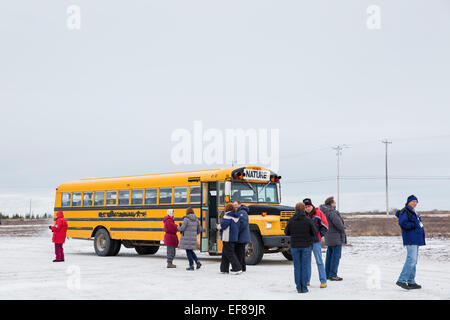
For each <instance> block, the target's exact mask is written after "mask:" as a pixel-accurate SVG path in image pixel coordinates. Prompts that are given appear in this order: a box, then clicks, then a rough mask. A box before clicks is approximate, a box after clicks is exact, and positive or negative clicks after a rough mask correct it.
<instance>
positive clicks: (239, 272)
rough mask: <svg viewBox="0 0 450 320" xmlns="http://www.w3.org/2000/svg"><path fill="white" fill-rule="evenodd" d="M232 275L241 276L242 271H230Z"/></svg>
mask: <svg viewBox="0 0 450 320" xmlns="http://www.w3.org/2000/svg"><path fill="white" fill-rule="evenodd" d="M230 273H231V274H241V273H242V270H230Z"/></svg>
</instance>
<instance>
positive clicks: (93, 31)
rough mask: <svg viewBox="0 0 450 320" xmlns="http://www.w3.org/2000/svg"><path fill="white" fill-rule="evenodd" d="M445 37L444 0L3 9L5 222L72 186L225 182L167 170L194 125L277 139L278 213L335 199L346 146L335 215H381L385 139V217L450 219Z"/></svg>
mask: <svg viewBox="0 0 450 320" xmlns="http://www.w3.org/2000/svg"><path fill="white" fill-rule="evenodd" d="M71 5H76V6H78V8H80V10H81V11H80V13H81V15H80V17H81V20H80V22H81V24H80V26H81V28H80V29H79V30H78V29H74V30H71V29H69V28H68V26H67V20H68V18H70V14H68V13H67V9H68V7H69V6H71ZM370 5H377V6H378V8H379V9H380V20H379V21H380V26H381V28H380V29H374V30H373V29H369V28H368V26H367V20H368V19H369V18H370V17H371V15H370V14H368V13H367V8H368V7H369V6H370ZM449 31H450V2H449V1H445V0H433V1H425V0H423V1H411V0H409V1H400V0H397V1H380V0H374V1H364V0H363V1H361V0H354V1H346V0H345V1H294V0H292V1H290V0H285V1H275V0H274V1H265V0H255V1H247V0H244V1H243V0H239V1H232V0H227V1H210V0H203V1H195V0H179V1H173V0H172V1H167V0H164V1H163V0H158V1H111V0H108V1H106V0H104V1H100V0H97V1H87V0H73V1H49V0H41V1H32V0H22V1H2V2H0V39H1V47H0V49H1V50H0V118H1V120H2V121H1V126H0V134H1V140H0V150H1V151H0V152H1V157H0V212H4V213H16V212H18V213H22V212H28V210H29V209H28V206H29V200H30V198H31V199H33V200H32V205H33V212H35V213H43V212H51V211H52V207H53V201H54V199H53V197H54V190H55V188H56V187H57V185H58V184H60V183H62V182H65V181H70V180H76V179H80V178H86V177H103V176H117V175H131V174H144V173H158V172H170V171H175V170H176V171H180V170H194V169H200V168H210V167H217V166H218V165H206V164H201V165H177V164H174V163H173V161H172V160H171V150H172V148H173V147H174V143H173V142H172V141H171V135H172V133H173V132H174V130H176V129H179V128H185V129H188V130H191V131H192V130H193V124H194V121H196V120H200V121H202V124H203V126H204V127H205V129H208V128H212V129H219V130H222V131H224V130H225V129H227V128H230V129H233V128H243V129H249V128H254V129H267V130H270V129H279V133H280V134H279V146H280V159H279V160H280V165H279V170H278V171H279V173H280V175H281V176H282V192H283V202H284V203H287V204H293V203H295V202H296V201H299V200H302V199H303V198H304V197H312V199H313V201H314V202H315V204H317V205H318V204H320V203H322V202H323V200H324V199H325V198H326V197H327V196H330V195H336V179H335V177H336V153H335V151H334V150H333V149H331V148H332V147H333V146H336V145H338V144H348V145H349V146H351V148H349V149H345V150H344V151H343V154H342V157H341V160H342V161H341V174H342V175H343V176H344V177H347V178H346V179H345V180H342V182H341V208H340V209H341V211H354V210H375V209H377V210H384V208H385V189H384V188H385V186H384V183H385V182H384V180H383V176H384V145H383V144H382V143H381V140H383V139H385V138H387V139H389V140H391V141H392V142H393V144H391V145H389V166H390V174H391V175H392V177H393V179H392V180H391V181H390V192H391V207H402V206H403V205H404V202H405V199H406V197H407V196H408V195H410V194H415V195H416V196H417V197H418V198H419V209H450V148H449V147H450V128H449V125H448V122H449V119H450V108H449V106H450V80H449V77H450V59H449V57H450V37H449ZM219 166H220V165H219ZM348 177H353V178H352V179H348ZM364 177H365V178H370V179H361V178H364ZM399 178H408V180H405V179H399Z"/></svg>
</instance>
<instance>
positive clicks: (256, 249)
mask: <svg viewBox="0 0 450 320" xmlns="http://www.w3.org/2000/svg"><path fill="white" fill-rule="evenodd" d="M263 255H264V244H263V241H262V239H261V236H260V235H259V234H258V233H256V232H250V243H247V245H246V246H245V264H248V265H256V264H258V263H260V262H261V260H262V257H263Z"/></svg>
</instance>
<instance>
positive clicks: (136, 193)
mask: <svg viewBox="0 0 450 320" xmlns="http://www.w3.org/2000/svg"><path fill="white" fill-rule="evenodd" d="M143 197H144V191H143V190H142V189H139V190H131V204H142V201H143V200H144V199H143Z"/></svg>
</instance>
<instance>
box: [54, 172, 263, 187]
mask: <svg viewBox="0 0 450 320" xmlns="http://www.w3.org/2000/svg"><path fill="white" fill-rule="evenodd" d="M244 168H245V169H252V170H262V171H263V170H265V171H270V170H269V169H266V168H264V167H260V166H245V167H228V168H215V169H206V170H196V171H180V172H168V173H153V174H141V175H131V176H117V177H104V178H85V179H80V180H75V181H69V182H65V183H62V184H60V185H59V186H58V188H57V190H58V191H60V192H64V191H88V190H89V189H92V190H106V189H121V188H123V189H130V188H141V187H144V186H146V185H156V186H161V187H165V186H178V185H179V186H188V185H190V184H198V183H199V182H200V181H217V180H222V181H223V180H230V179H231V174H232V172H233V171H235V170H241V169H244Z"/></svg>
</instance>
